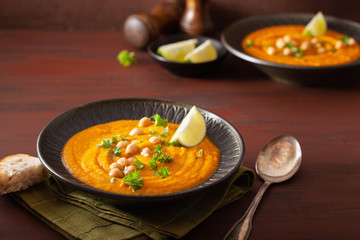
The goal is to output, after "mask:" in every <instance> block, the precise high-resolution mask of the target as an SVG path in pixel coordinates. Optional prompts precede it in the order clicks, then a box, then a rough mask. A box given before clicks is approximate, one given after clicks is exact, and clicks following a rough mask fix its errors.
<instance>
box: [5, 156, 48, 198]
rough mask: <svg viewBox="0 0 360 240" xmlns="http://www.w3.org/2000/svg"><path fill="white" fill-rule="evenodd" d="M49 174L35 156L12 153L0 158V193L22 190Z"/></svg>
mask: <svg viewBox="0 0 360 240" xmlns="http://www.w3.org/2000/svg"><path fill="white" fill-rule="evenodd" d="M48 176H49V174H48V172H47V171H46V169H45V167H44V166H43V165H42V163H41V161H40V160H39V158H37V157H33V156H30V155H28V154H23V153H19V154H14V155H10V156H7V157H5V158H3V159H1V160H0V195H2V194H6V193H10V192H15V191H19V190H24V189H26V188H28V187H30V186H32V185H34V184H36V183H38V182H41V181H43V180H44V179H46V178H47V177H48Z"/></svg>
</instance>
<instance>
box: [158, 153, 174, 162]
mask: <svg viewBox="0 0 360 240" xmlns="http://www.w3.org/2000/svg"><path fill="white" fill-rule="evenodd" d="M154 156H156V155H154ZM156 160H157V161H159V162H161V163H165V162H171V161H173V160H174V159H173V158H172V157H170V155H169V154H166V155H165V156H164V155H163V154H161V155H160V157H159V156H157V159H156Z"/></svg>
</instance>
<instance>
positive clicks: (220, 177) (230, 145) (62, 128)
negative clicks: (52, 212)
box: [37, 98, 245, 205]
mask: <svg viewBox="0 0 360 240" xmlns="http://www.w3.org/2000/svg"><path fill="white" fill-rule="evenodd" d="M191 107H192V105H189V104H185V103H181V102H175V101H170V100H163V99H146V98H132V99H126V98H125V99H109V100H103V101H98V102H93V103H88V104H85V105H81V106H78V107H75V108H73V109H71V110H69V111H67V112H64V113H63V114H61V115H59V116H58V117H56V118H55V119H53V120H52V121H51V122H50V123H48V124H47V125H46V126H45V128H44V129H43V130H42V131H41V133H40V135H39V138H38V142H37V151H38V156H39V158H40V160H41V162H42V163H43V164H44V166H45V167H46V169H47V170H48V171H49V172H50V173H51V174H52V176H54V177H55V179H56V180H57V182H59V183H60V185H61V186H65V189H67V188H68V187H70V188H72V189H77V190H81V191H83V192H86V193H88V194H91V195H92V196H93V197H95V198H98V199H101V200H104V201H108V202H111V203H116V204H119V205H133V204H154V203H161V202H164V201H166V202H167V203H169V202H173V201H174V202H175V201H181V200H185V199H189V198H191V197H194V196H196V195H198V194H199V193H201V192H203V191H209V190H211V189H214V188H216V189H217V188H218V187H222V186H223V184H224V183H226V182H227V181H228V180H229V179H230V178H231V177H232V176H233V175H234V174H235V173H236V171H237V170H238V168H239V167H240V166H241V163H242V161H243V157H244V152H245V147H244V143H243V139H242V137H241V136H240V134H239V133H238V132H237V131H236V129H235V128H234V127H233V126H232V125H231V124H230V123H228V122H227V121H226V120H224V119H223V118H221V117H219V116H217V115H215V114H213V113H211V112H209V111H206V110H204V109H200V108H199V109H200V111H201V112H202V113H203V114H204V117H205V120H206V124H207V134H208V136H209V138H210V139H211V140H212V141H213V142H214V143H215V144H216V146H217V147H218V148H219V149H220V165H219V167H218V169H217V170H216V172H215V173H214V174H213V175H212V176H211V177H210V178H209V179H208V180H206V181H205V182H203V183H201V184H199V185H197V186H195V187H192V188H190V189H186V190H183V191H180V192H175V193H171V194H163V195H145V196H140V195H127V194H117V193H112V192H107V191H103V190H99V189H96V188H94V187H92V186H89V185H87V184H85V183H83V182H81V181H80V180H78V179H77V178H75V177H74V176H73V175H71V173H70V172H69V171H68V170H67V169H66V167H65V165H64V164H63V161H62V158H61V153H62V149H63V147H64V145H65V143H66V142H67V141H68V140H69V139H70V138H71V137H72V136H73V135H74V134H76V133H78V132H80V131H82V130H84V129H86V128H89V127H91V126H94V125H97V124H101V123H106V122H111V121H115V120H122V119H140V118H142V117H144V116H152V115H154V114H156V113H158V114H160V115H161V116H162V117H163V118H167V119H168V121H169V122H173V123H180V122H181V120H182V119H183V118H184V116H185V115H186V114H187V113H188V111H189V110H190V108H191Z"/></svg>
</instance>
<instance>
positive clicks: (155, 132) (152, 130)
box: [150, 129, 159, 135]
mask: <svg viewBox="0 0 360 240" xmlns="http://www.w3.org/2000/svg"><path fill="white" fill-rule="evenodd" d="M150 134H152V135H159V133H158V132H157V131H155V130H154V129H151V130H150Z"/></svg>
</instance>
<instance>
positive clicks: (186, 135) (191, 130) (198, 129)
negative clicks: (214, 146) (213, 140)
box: [170, 106, 206, 147]
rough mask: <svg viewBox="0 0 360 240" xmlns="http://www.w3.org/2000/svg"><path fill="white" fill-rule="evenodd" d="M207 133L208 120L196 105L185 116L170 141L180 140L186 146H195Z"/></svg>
mask: <svg viewBox="0 0 360 240" xmlns="http://www.w3.org/2000/svg"><path fill="white" fill-rule="evenodd" d="M205 135H206V122H205V119H204V117H203V115H202V114H201V112H200V111H199V109H198V108H197V107H196V106H193V107H192V108H191V109H190V111H189V112H188V114H186V116H185V117H184V119H183V120H182V122H181V124H180V125H179V127H178V129H177V130H176V132H175V133H174V135H173V136H172V138H171V140H170V142H171V143H172V142H176V141H177V142H179V143H180V144H181V145H182V146H184V147H194V146H196V145H198V144H199V143H201V142H202V140H203V139H204V137H205Z"/></svg>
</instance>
